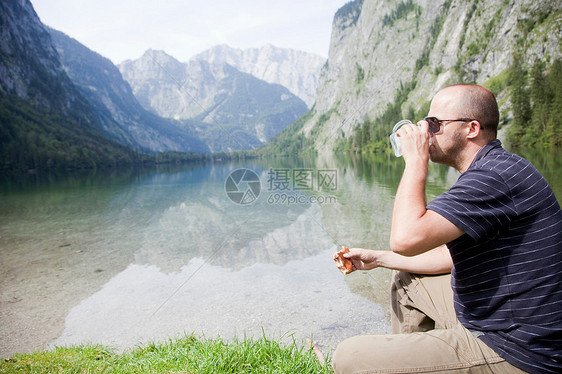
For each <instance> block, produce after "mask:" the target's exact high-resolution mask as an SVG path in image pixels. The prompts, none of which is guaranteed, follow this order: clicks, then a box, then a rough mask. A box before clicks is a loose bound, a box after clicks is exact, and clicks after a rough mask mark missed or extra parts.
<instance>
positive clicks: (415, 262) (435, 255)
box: [378, 246, 453, 274]
mask: <svg viewBox="0 0 562 374" xmlns="http://www.w3.org/2000/svg"><path fill="white" fill-rule="evenodd" d="M378 259H379V261H378V262H379V266H382V267H384V268H388V269H393V270H400V271H406V272H408V273H415V274H445V273H449V272H451V269H452V268H453V260H452V258H451V255H450V253H449V250H448V249H447V247H445V246H441V247H437V248H434V249H432V250H429V251H427V252H425V253H422V254H419V255H417V256H412V257H407V256H402V255H400V254H398V253H394V252H392V251H380V253H379V254H378Z"/></svg>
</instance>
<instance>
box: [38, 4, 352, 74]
mask: <svg viewBox="0 0 562 374" xmlns="http://www.w3.org/2000/svg"><path fill="white" fill-rule="evenodd" d="M347 2H349V0H31V3H32V4H33V8H34V9H35V12H37V15H38V16H39V18H40V19H41V21H42V22H43V23H44V24H46V25H47V26H50V27H52V28H54V29H56V30H59V31H62V32H64V33H65V34H67V35H68V36H70V37H72V38H74V39H76V40H78V41H79V42H80V43H82V44H84V45H85V46H86V47H88V48H90V49H91V50H93V51H95V52H97V53H99V54H101V55H102V56H104V57H107V58H109V59H110V60H111V61H112V62H113V63H115V64H119V63H121V62H123V61H125V60H127V59H132V60H134V59H137V58H139V57H140V56H142V54H143V53H144V52H145V51H146V50H148V49H155V50H163V51H165V52H166V53H167V54H169V55H171V56H173V57H175V58H176V59H177V60H180V61H183V62H186V61H188V60H189V59H190V58H191V57H193V56H194V55H196V54H197V53H200V52H203V51H205V50H207V49H209V48H211V47H213V46H215V45H219V44H228V45H229V46H231V47H234V48H240V49H246V48H259V47H262V46H264V45H266V44H272V45H274V46H276V47H281V48H292V49H296V50H302V51H306V52H311V53H315V54H318V55H320V56H322V57H328V49H329V44H330V36H331V31H332V20H333V17H334V14H335V13H336V11H337V10H338V9H339V8H341V7H342V6H343V5H345V4H346V3H347Z"/></svg>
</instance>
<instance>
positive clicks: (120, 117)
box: [49, 29, 209, 153]
mask: <svg viewBox="0 0 562 374" xmlns="http://www.w3.org/2000/svg"><path fill="white" fill-rule="evenodd" d="M49 31H50V34H51V39H52V40H53V43H54V45H55V47H56V50H57V52H58V54H59V56H60V59H61V62H62V64H63V66H64V69H65V71H66V72H67V74H68V76H69V77H70V78H71V79H72V81H73V82H74V84H75V85H76V86H77V87H78V89H79V90H80V92H81V93H82V95H83V96H84V97H86V98H87V100H88V101H89V102H90V104H91V106H92V107H93V108H94V113H95V116H96V118H97V120H98V121H99V123H100V124H101V125H102V127H103V130H104V132H105V133H106V134H108V135H109V136H110V137H111V138H112V139H115V140H116V141H118V142H119V143H121V144H124V145H126V146H128V147H131V148H134V149H139V150H142V151H147V152H164V151H178V152H193V153H207V152H209V148H208V147H207V146H206V145H205V144H204V143H203V142H201V141H200V140H199V139H198V138H197V134H195V132H194V131H193V130H192V127H193V126H194V124H188V125H186V124H180V123H177V122H175V121H171V120H167V119H164V118H161V117H159V116H157V115H155V114H153V113H151V112H148V111H147V110H145V109H144V108H143V107H142V106H141V105H140V104H139V103H138V101H137V99H136V98H135V96H134V95H133V92H132V90H131V88H130V86H129V84H128V83H127V82H125V81H124V80H123V78H122V77H121V73H120V72H119V69H117V67H116V66H115V65H113V63H112V62H111V61H109V60H108V59H106V58H104V57H102V56H100V55H99V54H97V53H96V52H94V51H91V50H90V49H88V48H87V47H85V46H84V45H82V44H80V43H79V42H78V41H76V40H74V39H72V38H70V37H68V36H67V35H65V34H63V33H62V32H60V31H56V30H52V29H50V30H49Z"/></svg>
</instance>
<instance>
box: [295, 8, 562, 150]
mask: <svg viewBox="0 0 562 374" xmlns="http://www.w3.org/2000/svg"><path fill="white" fill-rule="evenodd" d="M561 9H562V3H560V2H559V1H552V0H546V1H540V2H537V1H534V0H517V1H515V0H512V1H505V0H490V1H486V2H484V1H478V0H472V1H465V0H446V1H445V0H436V1H433V0H432V1H429V0H416V1H412V0H410V1H397V0H391V1H376V0H364V1H362V0H355V1H353V2H350V3H348V4H347V5H346V6H344V7H343V8H341V9H340V10H339V11H338V13H337V14H336V16H335V17H334V22H333V30H332V37H331V46H330V53H329V58H328V63H327V64H326V66H325V67H324V69H323V70H322V74H321V77H320V81H319V87H318V91H317V98H316V105H315V108H314V110H313V113H312V114H313V115H312V116H311V119H310V120H308V121H307V122H306V123H305V124H304V126H303V129H302V131H303V133H304V134H305V135H306V136H308V137H309V138H312V139H313V140H314V142H315V147H316V148H317V149H318V150H320V151H327V150H330V149H332V148H333V147H334V146H335V145H336V144H337V143H338V142H340V141H341V140H342V139H343V140H345V138H347V137H349V136H351V135H353V133H354V132H355V131H356V128H357V126H358V125H360V124H361V123H362V122H364V121H366V120H368V119H374V118H377V116H380V115H381V113H382V112H383V111H384V110H385V109H386V107H387V104H389V103H394V102H395V99H396V96H397V94H398V93H400V95H402V101H401V102H402V104H401V108H400V109H401V111H402V114H403V117H407V116H408V115H410V114H412V113H414V112H415V111H418V110H420V109H423V107H424V106H426V105H427V103H428V101H429V100H430V99H431V97H432V96H433V95H434V94H435V93H436V92H437V91H438V90H439V89H440V88H442V87H443V86H445V85H447V84H453V83H459V82H475V83H478V84H484V85H490V84H492V83H491V82H492V81H493V80H497V79H500V78H501V77H502V73H503V72H505V71H506V69H507V68H508V67H509V66H510V65H511V63H512V61H513V55H514V53H522V55H523V57H524V62H525V63H526V64H527V65H530V64H532V63H533V62H534V61H535V60H536V59H541V60H544V61H546V62H547V63H550V62H552V61H553V60H554V59H555V58H559V57H560V56H561V55H562V53H561V47H560V45H561V41H560V38H561V36H562V31H561V28H562V26H561V25H562V14H561ZM504 75H505V74H504ZM496 94H497V95H498V101H499V103H500V106H501V108H500V109H501V112H502V116H503V117H504V119H505V117H506V116H508V115H509V114H508V113H509V103H508V102H507V100H505V99H504V95H505V87H503V88H501V89H499V92H496ZM410 119H411V120H413V121H414V120H419V119H420V118H410ZM381 126H383V127H384V128H385V129H387V132H388V133H390V131H391V129H392V126H393V123H388V124H382V125H381ZM313 130H314V131H313Z"/></svg>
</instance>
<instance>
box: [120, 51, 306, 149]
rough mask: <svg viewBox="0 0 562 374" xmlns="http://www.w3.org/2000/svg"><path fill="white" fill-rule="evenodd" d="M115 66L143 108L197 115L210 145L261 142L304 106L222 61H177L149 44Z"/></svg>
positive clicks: (238, 145) (231, 146)
mask: <svg viewBox="0 0 562 374" xmlns="http://www.w3.org/2000/svg"><path fill="white" fill-rule="evenodd" d="M119 69H120V71H121V74H122V75H123V78H124V79H125V80H127V81H128V82H129V84H130V86H131V87H132V89H133V93H134V94H135V96H136V97H137V99H138V100H139V102H140V103H141V104H142V105H143V106H144V107H145V108H146V109H149V110H152V111H153V112H154V113H156V114H158V115H160V116H162V117H165V118H173V119H176V120H195V121H198V122H199V123H200V126H197V127H196V129H195V130H196V131H197V132H198V134H199V136H200V138H201V139H203V140H204V141H205V142H207V144H209V146H210V147H211V150H213V151H228V150H235V149H249V148H255V147H257V146H260V145H262V144H264V143H265V142H267V141H268V140H270V139H271V138H272V137H273V136H274V135H275V134H277V133H279V132H280V131H281V130H283V129H284V128H285V127H287V126H288V125H289V124H291V123H292V122H294V121H295V120H296V119H297V118H298V117H300V116H301V115H302V114H303V113H305V112H306V110H307V106H306V104H305V103H304V102H303V101H302V100H300V99H299V98H298V97H297V96H295V95H293V94H292V93H291V92H290V91H289V90H288V89H287V88H285V87H283V86H281V85H278V84H271V83H267V82H265V81H263V80H260V79H258V78H256V77H254V76H252V75H250V74H247V73H243V72H240V71H239V70H237V69H235V68H234V67H232V66H231V65H229V64H227V63H217V64H210V63H209V62H206V61H203V60H191V61H189V62H188V63H181V62H179V61H177V60H176V59H174V58H173V57H172V56H169V55H167V54H166V53H165V52H162V51H153V50H148V51H147V52H146V53H145V54H144V55H143V56H142V57H141V58H140V59H138V60H135V61H131V60H129V61H125V62H123V63H122V64H120V65H119Z"/></svg>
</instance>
